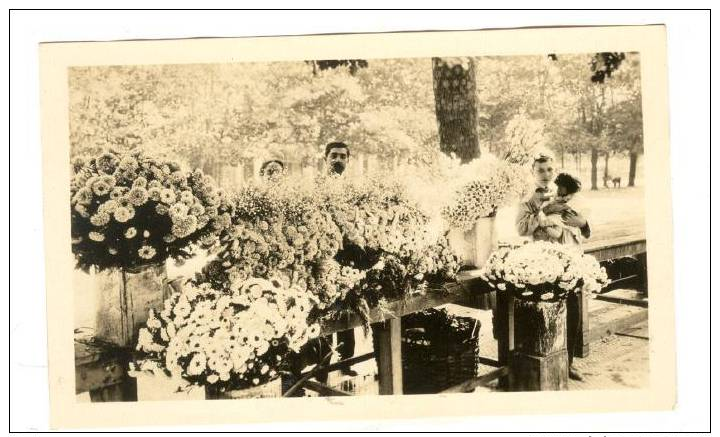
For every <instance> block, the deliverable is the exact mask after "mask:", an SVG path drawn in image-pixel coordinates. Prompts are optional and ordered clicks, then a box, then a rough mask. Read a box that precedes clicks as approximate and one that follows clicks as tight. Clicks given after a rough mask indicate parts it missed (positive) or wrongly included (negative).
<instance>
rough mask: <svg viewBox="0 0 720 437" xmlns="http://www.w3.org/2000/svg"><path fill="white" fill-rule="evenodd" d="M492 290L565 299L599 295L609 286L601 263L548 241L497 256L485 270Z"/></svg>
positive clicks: (576, 249)
mask: <svg viewBox="0 0 720 437" xmlns="http://www.w3.org/2000/svg"><path fill="white" fill-rule="evenodd" d="M482 278H483V279H484V280H486V281H487V282H488V283H489V284H490V286H491V287H494V288H497V289H498V290H501V291H510V292H514V293H515V294H516V295H517V296H518V297H520V298H524V299H529V300H554V299H561V298H563V297H565V296H566V295H567V293H569V292H574V291H580V290H583V291H586V292H591V293H597V292H599V291H600V290H601V289H602V287H604V286H605V285H606V284H607V274H606V273H605V269H604V268H603V267H600V264H599V263H598V262H597V260H596V259H595V258H594V257H592V256H590V255H585V254H583V252H582V250H581V249H579V248H577V247H575V246H569V245H561V244H558V243H551V242H547V241H538V242H533V243H528V244H525V245H523V246H520V247H518V248H514V249H511V248H501V249H498V250H497V251H495V252H493V253H492V254H491V255H490V258H488V260H487V262H486V263H485V266H484V267H483V270H482Z"/></svg>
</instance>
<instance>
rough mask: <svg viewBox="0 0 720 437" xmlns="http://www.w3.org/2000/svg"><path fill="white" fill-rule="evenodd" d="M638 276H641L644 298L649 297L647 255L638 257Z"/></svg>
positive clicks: (641, 288)
mask: <svg viewBox="0 0 720 437" xmlns="http://www.w3.org/2000/svg"><path fill="white" fill-rule="evenodd" d="M637 260H638V275H639V276H640V284H639V285H640V287H639V288H640V290H639V291H640V292H641V293H642V295H643V297H646V298H647V297H648V274H647V253H641V254H640V255H638V256H637Z"/></svg>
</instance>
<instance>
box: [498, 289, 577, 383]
mask: <svg viewBox="0 0 720 437" xmlns="http://www.w3.org/2000/svg"><path fill="white" fill-rule="evenodd" d="M514 340H515V341H514V351H513V352H512V355H511V357H510V377H509V380H510V381H509V382H510V389H511V390H513V391H538V390H566V389H567V385H568V352H567V307H566V302H565V301H564V300H563V301H560V302H527V301H522V300H520V299H515V303H514Z"/></svg>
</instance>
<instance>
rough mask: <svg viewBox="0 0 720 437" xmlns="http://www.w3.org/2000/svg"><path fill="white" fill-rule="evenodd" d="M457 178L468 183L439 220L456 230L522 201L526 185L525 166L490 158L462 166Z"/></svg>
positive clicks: (446, 205)
mask: <svg viewBox="0 0 720 437" xmlns="http://www.w3.org/2000/svg"><path fill="white" fill-rule="evenodd" d="M456 174H457V175H458V177H457V178H456V181H458V182H460V181H463V180H467V179H470V180H469V181H468V182H465V183H463V184H462V185H461V186H460V187H459V188H457V189H456V190H455V192H454V194H453V195H452V196H451V197H450V199H451V200H450V202H447V203H446V204H445V206H444V207H443V209H442V216H443V218H445V220H446V221H447V223H448V224H449V225H450V226H451V227H453V228H459V229H470V228H471V227H472V226H473V224H474V223H475V222H476V221H477V220H478V219H480V218H482V217H490V216H493V215H495V213H496V212H497V210H498V208H500V207H502V206H505V205H507V204H508V203H510V202H511V201H513V200H516V199H518V198H520V197H522V196H523V195H524V194H525V191H526V189H527V186H528V185H529V172H528V170H527V168H526V167H525V166H522V165H519V164H515V163H512V162H508V161H504V160H498V159H495V158H494V157H493V156H492V155H487V156H484V157H483V158H480V159H477V160H474V161H472V162H470V163H468V164H465V165H463V166H461V168H459V169H458V170H457V171H456ZM467 175H470V176H469V177H468V176H467Z"/></svg>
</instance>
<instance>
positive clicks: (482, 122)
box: [69, 53, 643, 186]
mask: <svg viewBox="0 0 720 437" xmlns="http://www.w3.org/2000/svg"><path fill="white" fill-rule="evenodd" d="M473 65H474V71H475V79H476V80H475V82H476V84H475V87H474V93H475V99H476V106H477V135H478V142H479V145H480V149H481V150H482V151H490V152H497V151H498V150H502V149H503V148H506V146H504V143H507V142H508V141H511V140H512V139H513V138H517V137H518V135H522V134H523V133H522V132H518V129H520V130H522V129H526V130H530V131H533V130H534V131H536V133H538V134H539V135H542V137H543V138H544V140H545V141H546V143H547V145H548V146H549V147H551V148H552V149H553V150H554V151H555V153H556V154H557V155H558V157H559V160H560V164H561V166H562V167H570V166H571V165H570V164H571V162H573V161H574V163H575V167H576V169H577V171H578V172H580V173H582V171H581V168H582V165H581V160H582V159H583V156H586V155H589V156H590V161H591V164H592V165H591V169H590V173H591V174H590V175H589V179H591V182H593V184H592V185H593V186H597V185H599V184H598V182H597V181H598V180H600V181H602V179H603V176H615V174H614V173H617V170H615V171H608V160H610V159H611V158H612V159H613V162H617V161H618V159H620V160H622V161H623V162H625V163H626V164H625V165H627V167H625V169H626V170H624V171H623V173H625V174H627V175H628V176H629V177H630V178H629V181H628V182H629V183H630V185H632V184H633V182H634V175H635V172H636V170H635V167H636V166H637V161H638V155H639V154H641V153H642V144H643V142H642V110H641V95H640V59H639V55H637V54H634V53H624V54H613V53H599V54H581V55H566V54H551V55H548V56H513V57H482V58H475V59H473ZM69 81H70V105H71V108H70V141H71V146H72V153H73V156H77V155H85V154H88V153H98V152H101V151H103V150H105V149H107V148H109V147H114V148H116V149H118V150H122V149H124V148H131V147H134V146H140V147H142V148H152V149H153V150H154V151H162V152H164V153H166V154H168V155H170V156H171V157H172V158H173V159H177V160H179V161H181V162H184V163H185V164H186V165H188V166H189V167H192V168H195V167H198V168H202V169H203V170H205V171H206V172H208V173H210V174H211V175H213V176H214V177H215V178H216V179H218V180H220V181H221V183H223V184H224V185H228V184H241V183H242V181H243V180H247V179H248V178H253V177H256V174H257V170H258V168H257V167H258V165H259V163H258V161H260V162H261V161H262V160H264V159H268V158H279V159H282V160H283V161H285V162H287V163H288V167H289V169H290V171H292V172H300V171H303V172H307V173H308V174H313V173H314V172H315V171H316V170H317V168H318V167H319V165H320V164H319V161H320V159H321V158H322V152H323V147H324V144H326V143H328V142H330V141H344V142H346V143H348V144H350V145H351V146H352V150H353V154H354V155H355V158H356V159H354V162H353V165H354V166H355V169H356V173H355V174H357V173H362V172H363V170H367V169H368V168H370V167H376V168H377V167H385V168H388V169H389V168H395V167H396V166H397V165H399V164H402V163H406V162H413V163H421V164H422V163H424V164H426V165H429V164H431V160H432V156H433V153H432V152H434V151H436V150H437V149H438V147H439V138H438V123H437V119H436V115H435V100H434V99H435V97H434V94H433V74H432V61H431V60H430V59H420V58H418V59H369V60H348V61H332V60H326V61H312V62H284V63H262V64H261V63H254V64H253V63H243V64H241V63H237V64H195V65H162V66H153V65H147V66H109V67H108V66H103V67H79V68H73V69H71V71H70V79H69ZM518 117H520V118H518ZM513 120H515V121H513ZM518 120H522V122H521V123H519V122H518ZM526 120H529V121H530V123H528V122H527V121H526ZM600 158H603V159H604V161H605V166H604V168H601V166H599V165H598V161H602V159H600ZM601 171H602V172H603V174H602V175H600V176H598V173H599V172H601ZM593 175H594V176H593ZM580 176H581V177H582V178H585V175H584V174H581V175H580ZM623 179H624V178H623ZM624 180H625V179H624Z"/></svg>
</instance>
